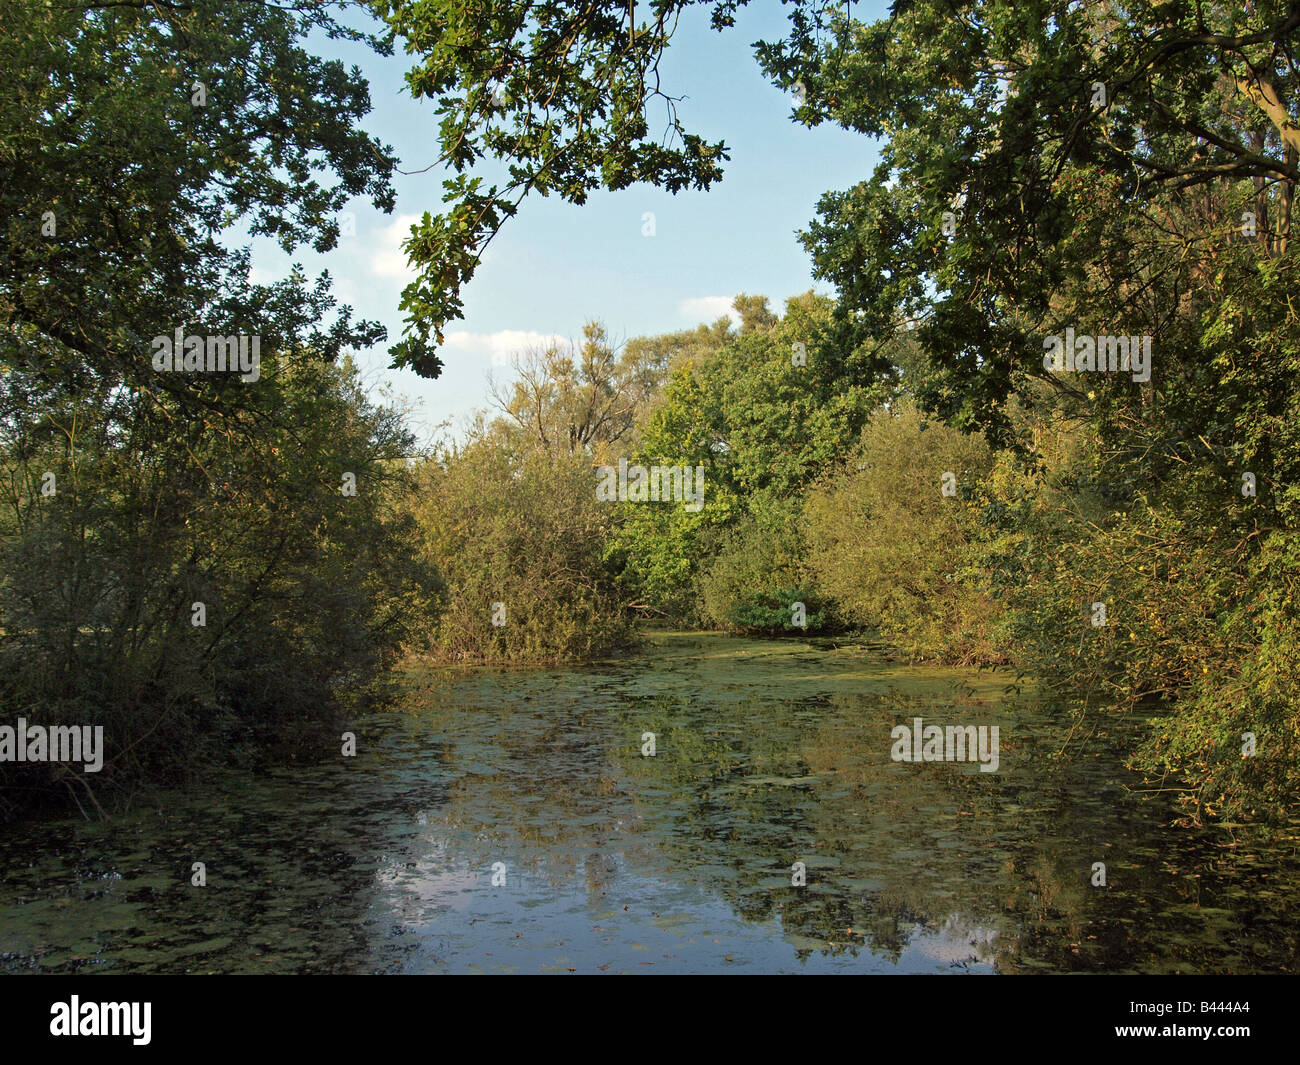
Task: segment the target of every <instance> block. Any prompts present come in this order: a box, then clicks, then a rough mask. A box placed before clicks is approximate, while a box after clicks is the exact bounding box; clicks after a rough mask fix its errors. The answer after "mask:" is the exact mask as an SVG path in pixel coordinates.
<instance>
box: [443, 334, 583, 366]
mask: <svg viewBox="0 0 1300 1065" xmlns="http://www.w3.org/2000/svg"><path fill="white" fill-rule="evenodd" d="M445 339H446V346H447V347H449V348H459V349H460V350H461V351H465V352H469V353H470V354H473V355H481V356H485V357H487V358H489V359H491V360H492V365H494V366H505V365H508V364H509V362H510V356H511V355H513V354H515V353H516V352H523V351H525V350H527V349H529V348H545V347H548V346H550V345H552V344H563V343H566V341H565V340H564V338H563V337H561V336H558V335H556V334H555V333H535V332H533V331H532V330H531V329H499V330H497V332H495V333H471V332H468V331H466V330H464V329H457V330H453V331H452V332H449V333H447V334H446V337H445Z"/></svg>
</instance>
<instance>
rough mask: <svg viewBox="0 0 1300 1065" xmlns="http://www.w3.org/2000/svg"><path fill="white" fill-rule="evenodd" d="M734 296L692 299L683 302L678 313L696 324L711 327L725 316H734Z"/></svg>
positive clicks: (678, 306) (696, 297)
mask: <svg viewBox="0 0 1300 1065" xmlns="http://www.w3.org/2000/svg"><path fill="white" fill-rule="evenodd" d="M733 299H735V297H734V296H695V297H692V298H691V299H685V300H682V301H681V303H679V304H678V305H677V310H678V312H679V313H680V314H681V315H682V316H683V317H686V318H691V319H693V320H694V321H696V322H707V323H709V324H710V325H711V324H712V323H714V322H716V321H717V320H718V319H719V318H721V317H722V316H723V315H724V314H732V310H731V301H732V300H733Z"/></svg>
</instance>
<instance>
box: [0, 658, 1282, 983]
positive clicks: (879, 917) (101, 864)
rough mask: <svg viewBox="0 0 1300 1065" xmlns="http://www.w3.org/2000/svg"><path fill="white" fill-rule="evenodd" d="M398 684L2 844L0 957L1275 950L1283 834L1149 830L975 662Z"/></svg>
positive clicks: (640, 962)
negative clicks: (915, 754) (922, 735)
mask: <svg viewBox="0 0 1300 1065" xmlns="http://www.w3.org/2000/svg"><path fill="white" fill-rule="evenodd" d="M405 682H406V695H405V698H404V700H403V703H402V705H401V706H400V707H399V708H397V709H394V710H392V711H389V712H385V713H382V714H374V715H370V716H368V717H366V718H364V719H362V720H360V721H359V722H358V723H357V724H356V725H355V726H354V729H355V732H356V735H357V741H358V743H357V754H356V756H355V757H350V758H344V757H342V756H340V757H339V758H337V759H335V760H330V761H328V762H327V763H326V764H322V765H314V766H311V767H307V768H288V769H283V770H278V771H276V772H274V773H272V774H269V775H261V776H257V777H253V776H239V777H228V778H225V779H224V782H223V784H222V786H221V788H220V789H217V790H212V789H209V790H205V791H204V792H203V793H201V794H194V793H190V794H181V795H173V796H168V797H167V798H166V801H165V802H162V801H155V802H154V803H153V804H152V806H151V807H150V808H149V809H142V810H137V811H134V812H132V813H131V814H129V815H127V816H123V817H120V818H117V819H115V820H113V821H111V822H95V823H92V822H87V821H85V820H84V819H82V818H81V817H80V816H78V817H76V818H66V819H60V820H44V821H33V822H28V823H24V824H22V825H19V826H17V827H15V826H9V827H7V828H5V829H3V830H2V831H3V836H2V837H0V971H7V972H31V971H53V972H115V973H129V972H159V973H182V972H194V973H214V972H215V973H227V972H229V973H253V972H271V973H277V972H294V973H300V972H301V973H305V972H331V973H352V972H397V973H400V972H451V973H470V972H523V973H534V972H557V973H567V972H580V973H591V972H610V973H618V972H622V973H627V972H652V973H653V972H691V973H701V972H739V971H761V972H835V971H855V972H877V973H926V972H940V973H1016V972H1147V973H1170V972H1199V973H1232V972H1280V971H1294V970H1295V968H1296V964H1297V954H1298V953H1300V942H1298V936H1300V934H1298V933H1297V926H1296V923H1295V921H1294V919H1293V915H1294V909H1295V904H1296V902H1297V900H1300V826H1296V825H1291V826H1284V827H1282V828H1280V829H1274V830H1272V831H1269V832H1268V833H1263V832H1260V831H1257V830H1248V829H1246V828H1244V827H1242V826H1232V825H1228V826H1218V827H1215V828H1211V829H1204V830H1195V831H1193V830H1187V829H1179V828H1173V827H1170V824H1169V822H1170V820H1171V818H1172V816H1173V813H1172V811H1171V809H1170V808H1169V807H1168V806H1167V805H1166V804H1165V803H1164V801H1163V799H1164V796H1163V795H1159V794H1157V795H1156V796H1155V797H1154V798H1153V797H1151V796H1144V795H1143V794H1140V793H1139V790H1138V789H1140V787H1141V781H1140V779H1138V778H1137V777H1135V776H1134V775H1133V774H1131V773H1129V772H1127V771H1126V770H1125V769H1124V768H1123V765H1122V743H1121V742H1120V741H1121V737H1119V736H1118V735H1114V734H1107V733H1106V732H1105V731H1103V730H1100V729H1096V730H1093V731H1087V730H1085V729H1081V728H1077V727H1075V722H1074V721H1073V719H1072V718H1071V717H1070V715H1068V714H1067V713H1065V712H1064V711H1063V710H1062V709H1060V708H1056V707H1053V706H1052V705H1050V704H1048V703H1046V702H1044V701H1043V700H1042V699H1040V698H1038V697H1036V696H1035V695H1034V694H1033V693H1032V692H1030V691H1026V692H1024V693H1017V692H1010V693H1009V692H1008V691H1007V690H1006V686H1007V683H1008V677H1006V676H1005V675H1002V674H998V675H992V674H990V673H987V672H985V673H979V672H976V671H973V670H972V671H963V670H941V669H933V668H914V667H907V666H901V665H898V664H891V663H889V662H887V661H885V660H884V659H882V658H881V657H879V656H878V655H877V654H875V653H874V652H872V651H871V650H870V649H869V648H865V647H863V646H860V645H859V646H855V645H852V644H847V645H837V644H835V643H834V642H832V641H824V640H823V641H816V640H813V641H810V640H776V641H760V640H743V639H736V638H729V637H725V636H720V635H713V634H689V633H662V634H654V635H652V636H651V637H650V644H649V646H648V647H647V648H646V651H645V653H644V654H642V655H639V656H636V657H631V658H629V659H627V660H626V661H624V662H619V663H604V664H601V665H596V666H590V667H583V668H566V669H562V670H557V669H551V670H534V671H508V672H470V673H464V672H463V673H460V674H454V675H448V674H446V673H434V672H425V671H420V670H412V671H410V672H408V673H407V674H406V677H405ZM917 718H920V719H922V721H923V722H924V723H925V724H926V725H930V724H937V725H940V726H947V725H961V726H976V727H977V728H978V727H980V726H989V727H991V726H994V725H996V726H997V727H998V736H999V746H998V765H997V770H996V772H985V771H981V768H980V764H979V763H978V762H977V761H965V762H960V761H942V760H939V761H917V762H903V761H895V760H894V759H893V758H892V757H891V751H893V750H894V749H895V741H894V740H892V739H891V730H893V729H894V728H895V727H896V726H899V725H903V726H906V727H907V728H908V729H911V727H912V723H913V722H914V720H915V719H917ZM646 733H653V744H654V747H653V754H649V753H643V751H648V750H649V744H648V741H647V739H646V738H644V737H645V734H646ZM195 862H202V863H203V864H204V867H205V872H206V886H203V887H197V886H193V885H192V884H191V876H192V875H193V874H192V872H191V870H192V867H193V863H195ZM796 863H802V865H801V866H800V865H797V864H796ZM1096 863H1104V866H1105V884H1104V886H1103V885H1101V884H1100V883H1094V881H1096V880H1098V879H1099V874H1098V871H1097V867H1096ZM800 879H802V880H803V882H802V883H801V884H796V883H794V882H795V881H798V880H800Z"/></svg>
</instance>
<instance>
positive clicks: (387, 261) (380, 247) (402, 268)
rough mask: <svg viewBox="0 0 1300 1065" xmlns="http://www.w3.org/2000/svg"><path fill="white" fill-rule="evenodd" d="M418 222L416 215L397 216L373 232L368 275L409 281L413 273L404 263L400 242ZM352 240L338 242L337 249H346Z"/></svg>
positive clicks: (412, 277) (404, 257)
mask: <svg viewBox="0 0 1300 1065" xmlns="http://www.w3.org/2000/svg"><path fill="white" fill-rule="evenodd" d="M419 220H420V215H417V214H399V215H398V216H397V217H396V218H394V219H393V220H392V221H391V222H389V223H388V225H386V226H384V227H383V228H382V229H380V230H377V231H376V232H375V236H374V238H373V242H372V243H373V247H372V250H371V252H370V255H369V267H370V273H371V274H373V275H374V276H375V277H392V278H396V279H397V280H399V281H411V280H413V279H414V278H415V271H414V270H413V269H411V267H410V266H408V265H407V263H406V252H404V251H402V241H404V240H406V238H407V237H409V236H410V235H411V226H413V225H414V224H415V223H416V222H418V221H419ZM353 239H362V238H360V236H358V237H357V238H351V237H346V238H343V239H342V240H340V241H339V247H340V248H343V249H346V248H347V246H348V242H349V241H350V240H353Z"/></svg>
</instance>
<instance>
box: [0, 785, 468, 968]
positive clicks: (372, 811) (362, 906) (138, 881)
mask: <svg viewBox="0 0 1300 1065" xmlns="http://www.w3.org/2000/svg"><path fill="white" fill-rule="evenodd" d="M353 769H354V767H351V766H348V767H343V766H327V767H315V768H311V769H297V770H293V771H283V772H278V773H275V774H273V775H271V776H269V777H263V778H260V779H248V780H240V781H238V782H237V783H226V784H225V785H224V786H222V787H220V788H216V787H211V788H209V789H207V790H205V791H203V792H200V793H197V794H195V795H193V796H190V797H183V796H177V795H173V796H170V797H168V799H167V802H166V804H165V805H164V806H162V808H161V809H159V810H158V811H156V812H149V813H142V814H139V815H136V816H133V817H125V818H120V819H118V820H116V821H113V822H108V823H105V824H99V823H96V824H79V823H76V822H72V821H70V820H68V821H60V822H54V823H51V822H44V823H41V822H37V823H34V824H33V825H31V826H27V827H26V829H25V831H27V832H28V833H29V836H28V837H24V836H23V835H22V834H20V833H18V832H15V831H10V832H7V833H6V834H5V838H4V839H3V841H0V867H2V868H4V869H5V870H6V875H5V879H4V884H3V891H2V893H0V908H2V911H3V912H0V942H5V943H6V944H15V945H17V944H22V945H23V946H22V949H19V950H15V951H14V952H12V953H10V954H7V955H6V956H5V957H4V959H3V962H0V967H3V968H4V969H5V970H10V971H18V970H24V969H29V968H31V967H32V966H33V965H34V964H36V963H37V961H38V960H39V959H41V958H44V959H45V960H44V962H43V963H42V965H41V967H42V968H43V969H44V970H45V971H79V970H90V969H93V970H96V971H111V972H119V973H128V972H153V973H178V972H185V971H198V972H308V971H310V972H354V971H357V970H359V969H360V970H365V969H368V968H385V967H389V966H390V965H392V964H395V961H394V959H392V958H390V957H388V956H387V955H388V952H389V950H390V947H389V944H388V942H387V939H388V937H387V933H388V931H389V930H388V929H377V928H374V927H372V926H371V921H372V918H373V911H372V909H371V903H372V899H373V897H374V894H375V891H376V872H375V864H376V863H375V862H374V861H373V859H374V858H375V855H376V852H379V855H380V859H379V863H380V864H382V863H383V862H400V861H401V860H402V857H403V855H404V854H405V853H407V851H408V845H409V840H408V839H407V838H405V837H404V835H403V833H402V831H401V829H402V827H403V826H409V825H411V824H413V823H414V821H415V819H416V817H417V815H418V812H419V811H424V810H429V809H433V808H436V807H437V806H438V805H439V804H440V803H441V802H443V801H444V796H443V793H442V789H441V787H440V785H439V784H438V783H437V782H435V781H430V780H428V779H422V778H421V777H419V776H418V775H416V774H409V773H407V774H404V773H401V772H393V771H391V770H388V769H385V768H384V767H383V766H378V765H376V766H375V767H374V770H373V771H369V770H362V771H360V772H356V771H353ZM395 828H396V829H397V830H398V831H396V832H394V829H395ZM52 836H53V839H51V837H52ZM24 851H25V852H26V853H27V858H28V860H26V861H21V862H20V861H18V860H17V859H16V856H17V855H19V854H22V853H24ZM38 853H39V854H40V855H41V858H40V860H39V861H36V862H35V863H32V862H30V859H31V858H32V857H33V856H34V855H36V854H38ZM193 862H203V863H204V864H205V865H206V870H207V886H206V887H202V888H200V887H195V886H192V885H191V883H190V877H191V864H192V863H193ZM17 898H22V899H24V900H26V902H27V905H24V906H15V905H14V900H15V899H17ZM33 903H35V905H32V904H33ZM381 949H382V951H383V952H384V953H382V954H381ZM393 949H399V950H400V949H401V948H400V947H394V948H393Z"/></svg>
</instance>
